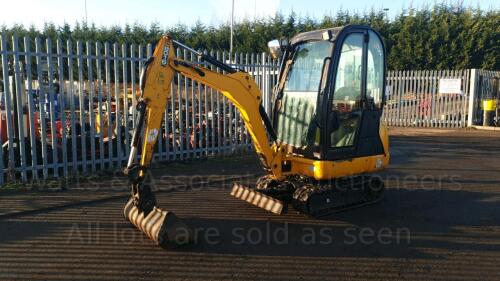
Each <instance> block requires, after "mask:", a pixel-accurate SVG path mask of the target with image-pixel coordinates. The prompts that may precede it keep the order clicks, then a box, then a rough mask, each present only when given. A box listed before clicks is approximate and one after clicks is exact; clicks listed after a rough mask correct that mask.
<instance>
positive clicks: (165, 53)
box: [161, 46, 170, 66]
mask: <svg viewBox="0 0 500 281" xmlns="http://www.w3.org/2000/svg"><path fill="white" fill-rule="evenodd" d="M169 50H170V48H169V47H168V46H165V47H164V48H163V56H162V57H161V66H167V62H168V60H167V59H168V51H169Z"/></svg>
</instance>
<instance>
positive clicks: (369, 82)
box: [323, 27, 385, 160]
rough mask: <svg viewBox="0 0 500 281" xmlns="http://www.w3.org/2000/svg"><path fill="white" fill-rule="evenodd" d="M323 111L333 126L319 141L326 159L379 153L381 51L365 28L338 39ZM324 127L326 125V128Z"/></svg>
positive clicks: (377, 39) (374, 36)
mask: <svg viewBox="0 0 500 281" xmlns="http://www.w3.org/2000/svg"><path fill="white" fill-rule="evenodd" d="M338 40H339V42H337V44H339V43H340V45H337V46H336V52H335V53H334V61H335V62H336V63H335V65H334V71H333V79H332V81H333V85H332V90H331V93H330V98H329V101H328V103H329V105H328V107H327V111H328V114H329V115H332V114H333V115H334V116H335V118H334V119H331V118H327V120H330V121H327V122H331V120H335V122H336V126H335V128H334V129H333V130H331V131H326V132H325V133H326V136H325V138H323V140H324V143H325V146H324V147H323V149H325V151H326V157H325V158H327V159H329V160H337V159H349V158H353V157H362V156H370V155H378V154H383V152H384V151H383V146H382V142H381V140H380V136H379V126H380V117H381V115H382V105H383V102H384V87H385V57H384V56H385V52H384V46H383V43H382V40H381V38H380V36H379V35H378V34H377V33H375V32H374V31H372V30H371V29H369V28H362V27H358V28H352V29H350V30H348V31H346V33H345V35H344V36H339V38H338ZM326 127H328V126H326Z"/></svg>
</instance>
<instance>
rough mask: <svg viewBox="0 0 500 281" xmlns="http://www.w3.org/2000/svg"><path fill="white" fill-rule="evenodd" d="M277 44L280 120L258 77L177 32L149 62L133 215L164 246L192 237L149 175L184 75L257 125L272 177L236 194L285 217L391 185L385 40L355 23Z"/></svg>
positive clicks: (132, 168) (134, 165) (140, 106)
mask: <svg viewBox="0 0 500 281" xmlns="http://www.w3.org/2000/svg"><path fill="white" fill-rule="evenodd" d="M174 47H178V48H183V49H186V50H188V51H190V52H193V53H194V54H196V55H197V56H198V57H199V58H200V60H201V61H204V62H205V63H207V64H211V65H213V66H215V67H216V68H217V69H219V70H218V71H214V70H210V69H207V68H205V67H203V66H202V65H201V64H195V63H192V62H188V61H184V60H182V59H179V58H176V56H175V52H174ZM268 47H269V50H270V52H271V55H272V56H273V57H275V58H277V57H281V65H280V71H279V80H278V81H279V82H278V85H276V87H275V90H274V93H273V110H272V114H271V115H272V118H270V117H269V116H268V114H267V113H266V111H265V110H264V108H263V106H262V97H263V96H262V93H261V92H260V90H259V88H258V86H257V85H256V83H255V82H254V80H253V79H252V77H251V76H250V75H249V74H248V73H245V72H244V71H242V70H240V69H236V68H233V67H231V66H230V65H227V64H225V63H223V62H220V61H218V60H216V59H215V58H213V57H211V56H209V55H207V54H203V53H200V52H197V51H196V50H193V49H191V48H189V47H188V46H185V45H184V44H182V43H180V42H177V41H175V40H173V39H172V38H171V37H170V36H169V35H164V36H163V37H162V38H161V39H160V41H159V42H158V44H157V46H156V48H155V51H154V54H153V56H152V57H151V58H149V59H148V60H147V62H146V63H145V67H144V71H143V73H142V74H141V83H140V84H141V91H142V93H141V97H140V99H139V101H138V103H137V111H138V117H137V118H138V120H137V127H136V128H135V131H134V134H133V138H132V143H131V150H130V155H129V160H128V164H127V168H126V169H125V173H126V174H127V175H128V176H129V178H130V181H131V184H132V194H131V197H130V200H129V201H128V203H127V205H126V206H125V211H124V214H125V217H126V218H127V219H129V220H130V221H131V222H132V223H133V224H134V225H135V226H136V227H137V228H139V229H140V230H141V231H143V232H144V233H146V234H147V235H148V236H149V237H150V238H151V239H153V240H154V241H156V242H157V243H158V244H160V245H162V246H165V247H169V246H175V245H178V244H182V243H186V242H189V236H190V234H191V232H190V230H189V227H188V226H186V225H185V224H184V223H182V221H181V220H179V219H178V218H177V217H176V216H175V215H174V214H173V213H172V212H168V211H162V210H161V209H159V208H157V206H156V200H155V196H154V194H153V193H152V191H151V188H150V186H148V185H147V184H145V181H144V178H145V176H146V170H147V167H148V166H149V164H150V162H151V159H152V156H153V149H154V147H155V143H156V141H157V138H158V134H159V130H160V126H161V123H162V118H163V116H164V111H165V107H166V104H167V99H168V97H169V95H170V86H171V81H172V79H173V77H174V74H175V73H176V72H178V73H181V74H182V75H184V76H186V77H187V78H190V79H193V80H195V81H198V82H200V83H203V84H206V85H207V86H209V87H211V88H213V89H215V90H218V91H219V92H220V93H221V94H222V95H224V96H225V97H227V98H228V99H229V100H230V101H231V102H232V103H233V104H234V105H235V106H236V107H237V108H238V110H239V112H240V114H241V118H242V120H243V121H244V123H245V126H246V128H247V129H248V132H249V134H250V136H251V138H252V144H253V146H254V149H255V152H256V153H257V154H258V156H259V157H260V160H261V162H262V166H263V168H264V170H265V171H266V173H267V174H266V175H265V176H263V177H261V178H260V179H258V181H257V183H256V185H255V187H246V186H242V185H240V184H237V183H236V184H234V186H233V189H232V191H231V195H233V196H235V197H237V198H240V199H242V200H245V201H247V202H249V203H251V204H253V205H255V206H258V207H261V208H264V209H266V210H268V211H271V212H273V213H276V214H281V213H283V212H285V211H286V209H287V206H288V205H292V206H293V208H295V209H296V210H298V211H301V212H304V213H307V214H310V215H312V216H321V215H325V214H329V213H332V212H336V211H340V210H345V209H350V208H354V207H359V206H362V205H366V204H370V203H374V202H376V201H377V200H379V199H380V197H381V195H382V192H383V190H384V184H383V182H382V180H380V178H379V177H376V176H373V173H374V172H377V171H381V170H383V169H384V168H385V167H386V166H387V165H388V163H389V140H388V134H387V129H386V127H385V126H384V125H383V124H381V122H380V117H381V114H382V108H383V105H384V92H385V73H386V60H385V47H384V44H383V41H382V38H381V36H380V35H379V34H378V33H377V32H376V31H374V30H373V29H371V28H370V27H367V26H357V25H349V26H344V27H336V28H329V29H322V30H315V31H310V32H305V33H301V34H298V35H296V36H295V37H293V38H292V39H291V40H285V39H284V40H273V41H271V42H269V43H268ZM141 139H142V144H141V148H140V149H141V157H140V161H139V162H136V159H137V152H138V149H139V144H140V143H141ZM179 237H181V238H179Z"/></svg>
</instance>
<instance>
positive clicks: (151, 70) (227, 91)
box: [140, 35, 389, 180]
mask: <svg viewBox="0 0 500 281" xmlns="http://www.w3.org/2000/svg"><path fill="white" fill-rule="evenodd" d="M166 51H168V58H166V57H165V56H164V53H165V54H166ZM153 56H154V60H153V62H152V63H151V64H150V65H149V67H148V68H147V79H146V82H145V88H144V92H143V95H142V99H144V101H145V102H146V103H147V111H146V116H147V119H146V128H145V130H144V138H143V139H144V140H145V141H144V142H143V147H142V158H141V162H140V164H141V165H142V166H148V165H149V163H150V161H151V159H152V156H153V148H154V145H155V143H156V140H157V137H158V132H159V130H160V125H161V121H162V118H163V112H164V110H165V106H166V102H167V99H168V98H169V96H170V94H171V93H170V86H171V81H172V78H173V76H174V74H175V72H179V73H181V74H183V75H185V76H186V77H188V78H191V79H193V80H195V81H198V82H201V83H204V84H206V85H208V86H209V87H211V88H213V89H215V90H218V91H219V92H220V93H221V94H223V95H224V96H225V97H227V98H228V99H229V100H230V101H231V102H232V103H233V104H234V105H235V106H236V108H238V110H239V111H240V115H241V118H242V120H243V121H244V123H245V126H246V128H247V129H248V132H249V134H250V136H251V138H252V143H253V145H254V147H255V151H256V152H257V154H259V155H260V156H261V158H262V159H263V162H264V163H263V164H264V165H265V166H266V168H268V169H269V171H270V172H271V173H272V174H273V175H274V176H275V177H276V178H277V179H282V178H283V177H284V176H286V175H290V174H300V175H306V176H310V177H314V178H315V179H318V180H323V179H332V178H337V177H342V176H347V175H355V174H361V173H370V172H375V171H380V170H382V169H383V168H384V167H386V166H387V165H388V163H389V152H388V151H389V150H388V149H389V140H388V136H387V129H386V127H385V126H383V125H382V124H381V126H380V136H381V139H382V142H383V145H384V151H385V154H384V155H377V156H370V157H361V158H355V159H352V160H348V161H346V160H344V161H318V160H314V159H306V158H303V157H298V156H294V155H287V154H286V153H285V151H286V150H285V149H284V147H282V146H281V145H277V144H271V143H270V141H269V139H268V137H267V132H266V129H265V126H264V124H263V121H262V118H261V116H260V113H259V105H260V103H261V99H262V94H261V92H260V90H259V87H258V86H257V84H256V83H255V81H254V80H253V78H251V77H250V75H249V74H248V73H245V72H236V73H233V74H220V73H218V72H214V71H211V70H209V69H206V68H204V67H202V66H200V65H194V66H193V67H196V68H197V69H199V70H201V71H203V74H204V75H201V74H200V72H199V71H196V70H195V69H193V67H188V66H185V65H183V61H182V60H180V59H177V58H176V57H175V53H174V46H173V42H172V39H171V38H170V37H169V36H168V35H164V36H163V37H162V38H161V39H160V41H159V42H158V44H157V46H156V49H155V51H154V54H153ZM176 62H177V63H176ZM179 62H181V63H179ZM283 161H291V167H292V169H291V171H290V172H286V173H283V172H282V170H281V166H282V163H283Z"/></svg>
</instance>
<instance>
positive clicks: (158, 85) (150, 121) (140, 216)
mask: <svg viewBox="0 0 500 281" xmlns="http://www.w3.org/2000/svg"><path fill="white" fill-rule="evenodd" d="M174 44H175V43H174V40H172V39H171V38H170V37H169V36H168V35H164V36H162V38H161V39H160V41H159V42H158V45H157V46H156V48H155V51H154V53H153V56H152V57H151V58H149V59H148V61H147V62H146V64H145V70H144V72H143V73H142V75H141V90H142V94H141V97H140V100H139V101H138V106H137V107H138V108H137V111H138V122H137V124H138V125H137V127H136V129H135V131H134V135H133V137H132V144H131V150H130V151H131V152H130V155H129V160H128V164H127V168H126V169H125V173H126V174H128V176H129V178H130V181H131V183H132V196H131V199H130V201H129V202H128V204H127V207H126V208H125V216H126V217H127V218H128V219H129V220H131V221H132V223H133V224H134V225H136V226H137V227H138V228H139V229H141V230H143V231H144V232H145V233H147V234H148V236H149V237H150V238H152V239H153V240H155V241H157V242H158V243H160V244H162V243H163V244H168V243H172V241H173V238H172V237H173V236H176V237H177V236H179V233H180V232H182V233H181V234H182V236H184V237H188V236H189V232H190V231H189V230H187V226H185V225H183V224H182V225H181V223H180V222H179V220H178V219H177V218H175V221H176V229H177V230H175V231H174V232H176V233H177V234H173V233H174V232H172V230H167V229H163V230H162V227H163V228H165V225H167V222H166V220H167V218H168V217H170V219H169V220H170V221H172V220H174V215H173V214H172V213H171V212H170V213H167V212H162V211H161V210H159V209H158V208H156V200H155V198H154V195H153V193H152V192H151V189H150V187H149V186H147V185H145V184H144V178H145V177H146V170H147V167H148V166H149V164H150V162H151V159H152V156H153V153H154V147H155V144H156V142H157V139H158V136H159V134H160V126H161V123H162V119H163V116H164V111H165V107H166V104H167V100H168V98H169V96H170V93H171V89H170V87H171V85H172V83H171V82H172V79H173V78H174V75H175V74H176V73H180V74H182V75H184V76H186V77H187V78H190V79H193V80H195V81H197V82H200V83H203V84H205V85H207V86H209V87H211V88H213V89H215V90H217V91H219V92H220V93H221V94H222V95H224V96H225V97H227V98H228V99H229V100H230V101H231V102H232V103H233V104H234V105H235V106H236V108H238V110H239V111H240V115H241V118H242V120H243V122H244V123H245V126H246V128H247V130H248V132H249V134H250V136H251V138H252V144H253V145H254V148H255V151H256V152H257V154H258V155H259V156H260V158H261V162H262V165H263V167H264V168H265V169H266V170H268V171H269V172H271V173H272V174H273V175H274V176H275V177H276V178H280V177H281V176H282V175H281V170H280V169H279V168H280V167H281V165H279V164H280V162H281V157H282V156H281V152H282V151H281V150H279V149H277V148H276V146H275V145H271V142H270V140H269V138H268V134H269V135H270V136H274V138H275V135H274V132H273V131H272V128H271V127H270V124H271V123H270V121H269V119H268V117H267V115H266V113H265V111H264V109H263V107H262V104H261V102H262V94H261V92H260V90H259V88H258V86H257V84H256V83H255V81H254V80H253V78H251V77H250V75H249V74H248V73H245V72H241V71H237V70H236V69H233V68H231V67H229V66H228V65H226V64H223V63H221V62H219V61H217V60H215V59H213V58H211V57H209V56H207V55H204V54H200V53H198V54H199V55H200V56H201V59H204V60H206V61H208V62H209V63H210V62H211V63H213V64H215V65H216V66H219V67H221V68H222V69H223V70H225V71H226V72H228V73H227V74H222V73H219V72H216V71H212V70H209V69H207V68H205V67H202V66H200V65H195V64H193V63H191V62H187V61H184V60H182V59H178V58H176V56H175V51H174ZM178 45H180V47H184V48H186V46H184V45H182V44H180V43H178ZM192 51H194V50H192ZM141 135H142V148H139V143H140V139H141ZM139 149H140V150H141V158H140V162H139V163H136V158H137V152H138V151H139ZM163 221H165V222H163ZM151 229H154V230H153V231H152V230H151ZM167 233H170V237H171V239H170V240H169V239H164V237H163V236H165V235H167ZM167 236H168V235H167ZM162 237H163V238H162ZM183 240H186V239H183ZM174 242H175V241H174ZM177 242H179V241H177ZM174 244H175V243H174Z"/></svg>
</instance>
